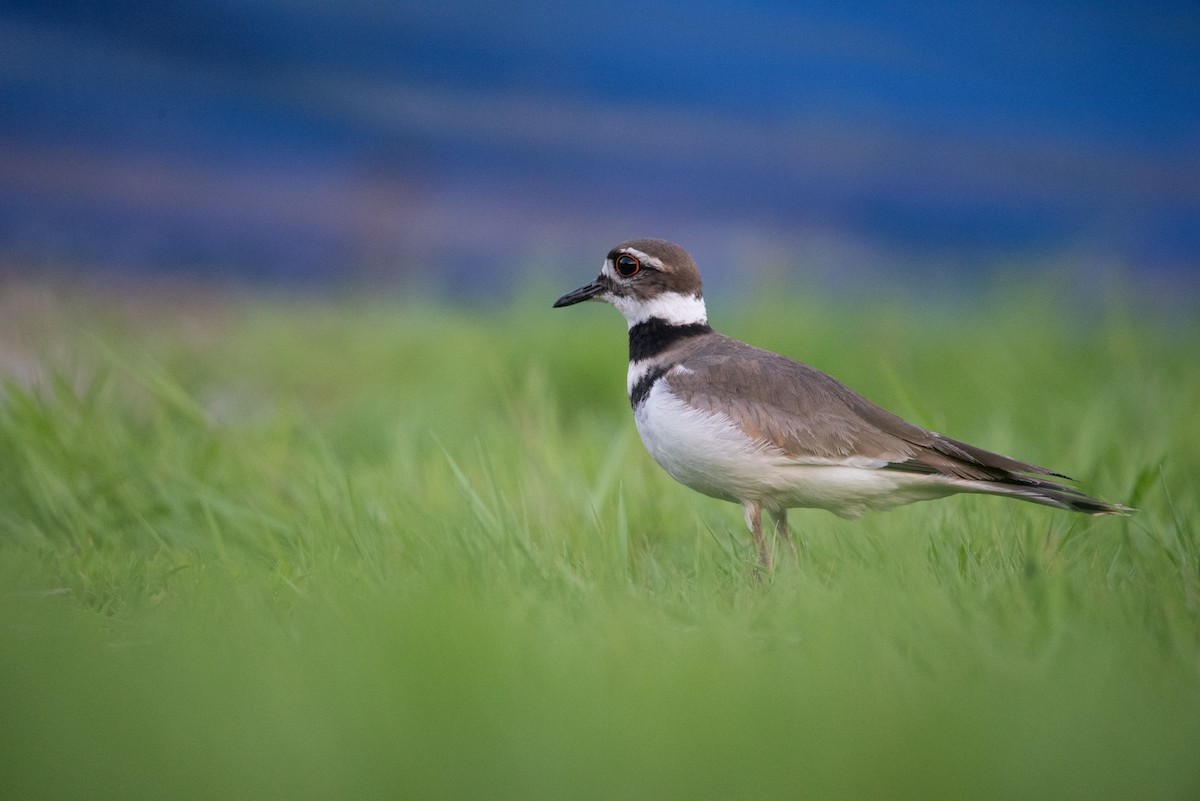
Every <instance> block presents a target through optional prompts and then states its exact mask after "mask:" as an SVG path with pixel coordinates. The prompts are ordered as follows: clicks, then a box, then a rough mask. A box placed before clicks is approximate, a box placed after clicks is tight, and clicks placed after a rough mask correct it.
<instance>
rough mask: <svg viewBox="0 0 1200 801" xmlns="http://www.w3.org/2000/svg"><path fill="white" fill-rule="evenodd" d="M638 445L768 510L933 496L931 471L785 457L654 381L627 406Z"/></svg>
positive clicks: (714, 492) (855, 511)
mask: <svg viewBox="0 0 1200 801" xmlns="http://www.w3.org/2000/svg"><path fill="white" fill-rule="evenodd" d="M634 420H635V422H636V423H637V429H638V433H639V434H640V435H641V438H642V442H643V443H644V444H645V446H646V450H648V451H649V452H650V455H651V456H653V457H654V460H655V461H656V462H658V464H659V465H660V466H662V468H663V469H664V470H666V471H667V473H669V474H670V475H671V477H672V478H674V479H675V480H676V481H678V482H680V483H681V484H684V485H686V486H688V487H691V488H692V489H694V490H696V491H697V492H702V493H704V494H705V495H708V496H711V497H713V498H720V499H722V500H727V501H734V502H746V501H755V502H758V503H761V504H762V505H763V506H764V507H766V508H769V509H787V508H793V507H815V508H821V509H828V510H829V511H831V512H834V513H835V514H838V515H841V516H844V517H857V516H859V515H861V514H862V513H863V512H865V511H866V510H868V509H875V510H882V509H889V508H892V507H894V506H899V505H901V504H906V503H912V502H913V501H919V500H928V499H931V498H940V497H943V496H945V495H947V494H950V493H951V492H954V491H955V489H954V488H953V487H952V486H951V485H950V484H949V483H948V482H946V481H945V480H944V479H943V478H941V477H938V476H930V475H924V474H918V473H907V472H904V471H898V470H882V469H877V468H872V467H865V466H861V465H857V466H856V465H853V464H848V463H846V462H839V461H835V460H821V459H815V458H814V459H802V460H798V459H795V458H793V457H790V456H788V455H787V454H786V453H784V452H783V451H782V450H780V449H779V448H776V447H774V446H772V445H769V444H767V443H762V442H756V441H755V440H753V439H751V438H750V437H748V436H747V435H746V434H745V433H744V432H743V431H742V430H741V429H740V428H738V427H737V426H736V425H735V424H734V423H733V421H732V420H731V419H730V418H729V417H728V416H726V415H722V414H710V413H708V412H705V411H701V410H698V409H694V408H692V407H690V406H688V405H687V404H685V403H683V402H682V401H681V400H679V399H678V398H676V397H675V396H674V395H673V394H671V392H670V390H669V389H668V388H667V386H666V384H665V382H663V381H659V382H657V383H656V384H655V386H654V387H653V389H652V390H651V391H650V393H649V395H647V397H646V399H645V400H644V401H643V402H642V403H641V404H640V405H639V406H638V407H637V409H635V410H634Z"/></svg>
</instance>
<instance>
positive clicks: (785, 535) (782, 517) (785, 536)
mask: <svg viewBox="0 0 1200 801" xmlns="http://www.w3.org/2000/svg"><path fill="white" fill-rule="evenodd" d="M770 514H771V520H772V521H773V522H774V523H775V539H777V540H781V541H783V542H786V543H787V546H788V548H789V549H791V551H792V557H793V558H794V559H799V558H800V551H799V550H798V549H797V548H796V542H795V541H794V540H793V539H792V535H791V534H790V533H789V532H788V519H787V517H788V510H787V509H772V510H771V513H770Z"/></svg>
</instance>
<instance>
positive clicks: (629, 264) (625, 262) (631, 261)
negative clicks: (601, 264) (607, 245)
mask: <svg viewBox="0 0 1200 801" xmlns="http://www.w3.org/2000/svg"><path fill="white" fill-rule="evenodd" d="M614 266H615V267H616V268H617V272H619V273H620V274H621V275H622V276H624V277H625V278H629V277H631V276H633V275H636V274H637V271H638V270H640V269H642V263H641V262H640V261H638V260H637V259H635V258H634V257H633V256H630V255H629V254H628V253H623V254H621V255H620V256H618V257H617V262H616V264H615V265H614Z"/></svg>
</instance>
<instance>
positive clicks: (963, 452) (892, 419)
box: [666, 336, 1065, 483]
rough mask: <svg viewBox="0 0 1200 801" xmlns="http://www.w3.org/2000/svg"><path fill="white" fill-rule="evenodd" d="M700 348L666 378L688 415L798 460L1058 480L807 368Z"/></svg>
mask: <svg viewBox="0 0 1200 801" xmlns="http://www.w3.org/2000/svg"><path fill="white" fill-rule="evenodd" d="M706 340H707V341H705V342H703V343H698V344H697V346H696V347H695V348H694V349H691V350H690V352H688V353H687V354H686V358H687V367H688V370H672V371H671V372H669V373H668V374H667V376H666V380H667V383H668V385H669V386H670V388H671V391H672V392H673V393H674V394H675V395H677V396H678V397H679V398H680V399H681V400H683V401H685V402H686V403H688V404H690V405H691V406H693V407H696V408H698V409H704V410H706V411H710V412H714V413H717V412H723V413H725V414H728V415H729V417H730V418H732V419H733V421H734V422H735V423H736V424H737V425H738V426H739V427H740V428H741V429H742V430H743V431H745V432H746V434H747V435H749V436H750V437H752V438H754V439H756V440H759V441H762V442H766V443H770V444H771V445H774V446H776V447H778V448H780V449H781V450H783V451H784V452H785V453H787V454H788V455H789V456H791V457H793V458H795V459H797V460H801V461H802V460H804V459H821V460H823V459H830V460H842V459H849V458H852V457H858V458H862V459H868V460H871V461H877V462H879V463H881V466H886V467H889V468H892V469H902V470H911V471H916V472H924V473H941V474H944V475H948V476H954V477H956V478H965V479H973V480H987V481H1011V480H1014V479H1017V478H1018V475H1019V474H1021V473H1034V474H1041V475H1056V476H1057V475H1060V474H1058V473H1054V472H1052V471H1049V470H1047V469H1045V468H1044V467H1038V466H1037V465H1033V464H1028V463H1026V462H1020V461H1017V460H1016V459H1010V458H1008V457H1007V456H1001V455H1000V454H997V453H992V452H990V451H986V450H983V449H982V448H976V447H974V446H972V445H968V444H966V443H963V442H959V441H957V440H953V439H950V438H949V437H943V436H941V435H940V434H935V433H933V432H932V431H927V430H925V429H924V428H921V427H920V426H917V425H913V424H912V423H909V422H907V421H905V420H904V419H902V418H900V417H897V416H896V415H894V414H892V413H891V412H889V411H887V410H886V409H884V408H882V407H880V406H877V405H876V404H874V403H872V402H871V401H869V400H867V399H866V398H864V397H862V396H861V395H859V394H858V393H857V392H855V391H854V390H852V389H850V388H849V387H847V386H846V385H845V384H842V383H841V382H840V381H837V380H836V379H834V378H832V377H830V376H828V375H826V374H825V373H822V372H821V371H820V370H816V369H814V368H812V367H809V366H808V365H806V364H801V363H800V362H797V361H793V360H792V359H788V358H786V357H784V356H780V355H779V354H776V353H771V352H770V351H766V350H762V349H760V348H755V347H752V346H750V345H746V344H745V343H742V342H738V341H737V340H734V339H730V338H728V337H719V336H717V337H708V338H706ZM749 398H753V400H752V401H751V400H747V399H749ZM1063 477H1064V478H1065V476H1063ZM1026 480H1028V479H1026ZM1021 483H1024V480H1022V482H1021ZM1034 483H1036V480H1034Z"/></svg>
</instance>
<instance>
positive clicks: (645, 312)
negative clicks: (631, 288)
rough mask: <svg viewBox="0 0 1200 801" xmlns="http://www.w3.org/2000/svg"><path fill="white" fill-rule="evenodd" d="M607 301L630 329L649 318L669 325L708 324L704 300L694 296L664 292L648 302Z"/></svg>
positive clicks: (639, 300) (637, 300) (630, 300)
mask: <svg viewBox="0 0 1200 801" xmlns="http://www.w3.org/2000/svg"><path fill="white" fill-rule="evenodd" d="M607 300H608V302H609V303H611V304H612V305H613V306H615V307H616V309H617V311H619V312H620V313H621V315H622V316H623V317H624V318H625V320H626V321H627V322H628V323H629V327H630V328H633V327H634V326H635V325H637V324H638V323H644V322H646V321H647V320H649V319H650V318H651V317H657V318H659V319H660V320H663V321H665V322H667V323H669V324H670V325H693V324H695V323H707V322H708V311H707V310H706V309H705V308H704V298H701V297H696V296H695V295H682V294H680V293H678V292H664V293H662V294H661V295H658V296H656V297H653V298H650V299H649V300H641V299H639V298H632V297H610V298H607Z"/></svg>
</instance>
